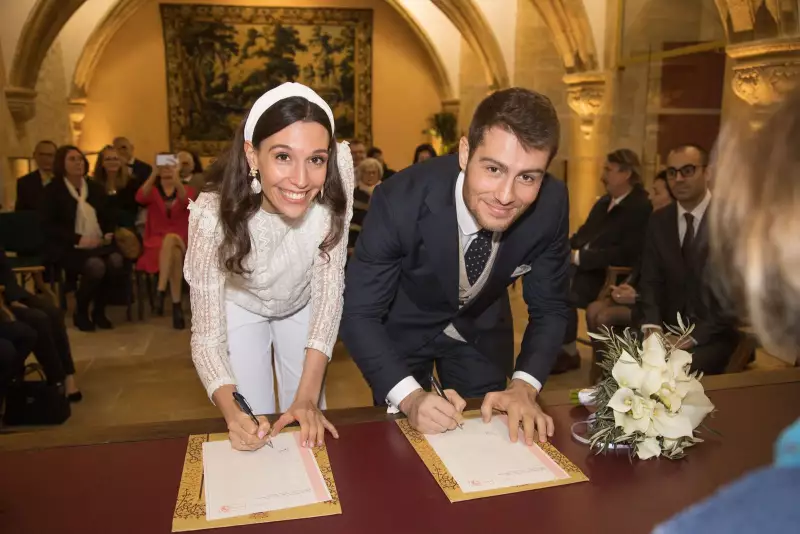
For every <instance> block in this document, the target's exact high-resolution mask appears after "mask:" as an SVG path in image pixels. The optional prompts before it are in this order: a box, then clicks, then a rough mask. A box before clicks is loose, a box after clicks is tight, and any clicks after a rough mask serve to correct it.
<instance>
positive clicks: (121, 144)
mask: <svg viewBox="0 0 800 534" xmlns="http://www.w3.org/2000/svg"><path fill="white" fill-rule="evenodd" d="M113 144H114V148H115V149H116V150H117V155H119V157H120V158H121V159H122V163H123V164H125V165H127V166H128V171H129V174H130V175H131V176H135V177H136V180H137V181H138V182H139V183H140V184H141V183H144V181H145V180H147V179H148V178H150V175H151V174H152V172H153V167H152V166H151V165H150V164H149V163H145V162H144V161H142V160H140V159H136V158H135V157H134V155H133V143H131V142H130V140H129V139H128V138H127V137H117V138H116V139H114V143H113Z"/></svg>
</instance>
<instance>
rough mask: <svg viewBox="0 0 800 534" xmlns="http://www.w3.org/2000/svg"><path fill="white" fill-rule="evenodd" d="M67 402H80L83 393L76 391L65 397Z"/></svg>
mask: <svg viewBox="0 0 800 534" xmlns="http://www.w3.org/2000/svg"><path fill="white" fill-rule="evenodd" d="M67 400H68V401H70V402H80V401H82V400H83V393H81V392H80V391H76V392H75V393H70V394H69V395H67Z"/></svg>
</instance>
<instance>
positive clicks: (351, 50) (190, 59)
mask: <svg viewBox="0 0 800 534" xmlns="http://www.w3.org/2000/svg"><path fill="white" fill-rule="evenodd" d="M161 20H162V23H163V27H164V45H165V52H166V64H167V95H168V97H167V102H168V106H169V117H170V144H171V148H172V150H179V149H188V150H194V151H195V152H197V153H199V154H200V155H203V156H216V155H218V154H219V153H220V152H221V151H222V150H224V149H225V147H226V146H227V145H228V144H229V143H230V141H231V140H232V139H233V136H234V133H235V131H236V128H237V127H238V126H239V124H240V122H241V121H242V119H243V118H244V116H245V114H246V113H247V110H248V109H249V108H250V106H251V105H252V103H253V102H254V101H255V100H256V99H257V98H258V97H259V96H261V95H262V94H263V93H264V92H265V91H267V90H268V89H271V88H273V87H276V86H278V85H280V84H282V83H284V82H299V83H302V84H305V85H308V86H309V87H312V88H313V89H314V90H315V91H317V93H319V95H320V96H321V97H322V98H324V99H325V101H326V102H328V104H330V106H331V108H332V109H333V113H334V117H335V120H336V137H337V138H339V139H349V138H353V137H358V138H361V139H363V140H364V141H365V142H366V143H367V145H368V146H369V144H371V143H370V142H371V137H372V131H371V130H372V118H371V117H372V112H371V100H372V94H371V93H372V11H371V10H368V9H330V8H276V7H240V6H221V5H189V4H180V5H178V4H162V5H161Z"/></svg>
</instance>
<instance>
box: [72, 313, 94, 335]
mask: <svg viewBox="0 0 800 534" xmlns="http://www.w3.org/2000/svg"><path fill="white" fill-rule="evenodd" d="M72 324H74V325H75V328H77V329H78V330H80V331H81V332H94V330H95V328H94V323H92V321H91V320H89V315H88V314H86V313H80V312H75V313H74V314H73V315H72Z"/></svg>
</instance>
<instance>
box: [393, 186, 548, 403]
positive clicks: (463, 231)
mask: <svg viewBox="0 0 800 534" xmlns="http://www.w3.org/2000/svg"><path fill="white" fill-rule="evenodd" d="M455 202H456V220H457V221H458V234H459V238H460V240H461V250H463V251H466V250H467V249H468V248H469V246H470V244H471V243H472V241H473V240H474V239H475V238H476V237H477V235H478V232H479V231H480V230H481V227H480V225H479V224H478V221H477V220H476V219H475V217H474V216H473V215H472V213H471V212H470V211H469V208H467V204H466V202H464V173H463V172H462V173H461V174H459V175H458V180H456V187H455ZM500 235H501V233H500V232H495V233H494V235H493V237H492V241H493V246H495V247H496V246H497V244H498V243H499V240H500ZM482 276H483V275H482ZM451 327H452V325H450V326H448V329H450V328H451ZM452 330H453V331H455V329H454V328H453V329H452ZM456 333H457V332H456ZM448 335H450V334H449V333H448ZM451 337H454V336H452V335H451ZM456 339H457V338H456ZM462 341H463V340H462ZM511 378H512V380H513V379H517V380H522V381H523V382H527V383H528V384H530V385H531V386H533V387H535V388H536V391H540V390H541V389H542V383H541V382H539V381H538V380H536V379H535V378H534V377H533V376H531V375H530V374H528V373H526V372H524V371H515V372H514V374H513V375H512V376H511ZM418 389H422V386H420V384H419V382H417V380H416V379H415V378H414V377H413V376H407V377H405V378H404V379H403V380H401V381H400V382H398V383H397V385H395V386H394V387H393V388H392V389H391V390H390V391H389V393H388V394H387V395H386V403H387V404H388V405H389V409H388V412H389V413H397V412H398V411H399V410H398V407H399V406H400V403H401V402H402V401H403V399H405V398H406V397H407V396H409V395H410V394H411V393H413V392H414V391H416V390H418Z"/></svg>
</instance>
